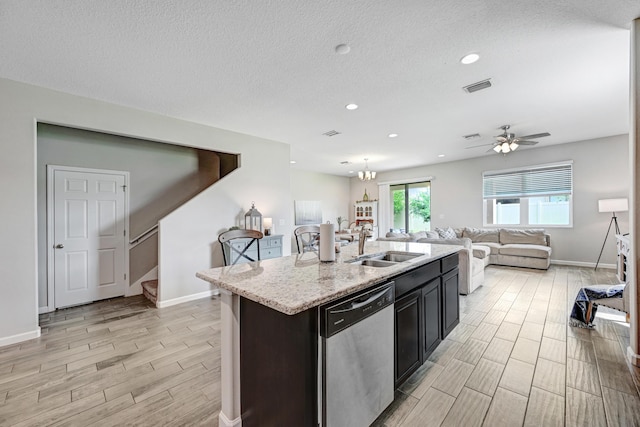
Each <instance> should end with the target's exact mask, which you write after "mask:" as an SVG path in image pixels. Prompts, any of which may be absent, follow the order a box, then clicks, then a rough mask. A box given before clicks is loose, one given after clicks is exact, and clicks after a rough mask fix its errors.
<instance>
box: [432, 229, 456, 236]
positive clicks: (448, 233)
mask: <svg viewBox="0 0 640 427" xmlns="http://www.w3.org/2000/svg"><path fill="white" fill-rule="evenodd" d="M436 231H437V232H438V234H439V235H440V238H441V239H455V238H456V237H457V236H456V232H455V231H453V228H451V227H447V228H437V227H436Z"/></svg>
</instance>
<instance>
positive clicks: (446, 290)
mask: <svg viewBox="0 0 640 427" xmlns="http://www.w3.org/2000/svg"><path fill="white" fill-rule="evenodd" d="M459 322H460V298H459V297H458V269H457V268H456V269H455V270H452V271H450V272H448V273H445V274H444V275H443V276H442V338H443V339H444V338H445V337H446V336H447V335H449V333H450V332H451V331H452V330H453V328H455V327H456V325H457V324H458V323H459Z"/></svg>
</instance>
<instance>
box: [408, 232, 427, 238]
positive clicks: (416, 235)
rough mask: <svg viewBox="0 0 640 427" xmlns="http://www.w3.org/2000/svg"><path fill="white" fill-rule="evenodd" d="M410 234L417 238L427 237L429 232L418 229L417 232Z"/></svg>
mask: <svg viewBox="0 0 640 427" xmlns="http://www.w3.org/2000/svg"><path fill="white" fill-rule="evenodd" d="M409 236H411V238H412V239H415V240H418V239H426V238H427V233H425V232H424V231H418V232H416V233H409Z"/></svg>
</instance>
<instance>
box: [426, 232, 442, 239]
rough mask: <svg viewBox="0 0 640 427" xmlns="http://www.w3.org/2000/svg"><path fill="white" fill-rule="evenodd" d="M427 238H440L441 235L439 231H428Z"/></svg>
mask: <svg viewBox="0 0 640 427" xmlns="http://www.w3.org/2000/svg"><path fill="white" fill-rule="evenodd" d="M425 233H426V234H427V239H439V238H440V235H439V234H438V232H437V231H426V232H425Z"/></svg>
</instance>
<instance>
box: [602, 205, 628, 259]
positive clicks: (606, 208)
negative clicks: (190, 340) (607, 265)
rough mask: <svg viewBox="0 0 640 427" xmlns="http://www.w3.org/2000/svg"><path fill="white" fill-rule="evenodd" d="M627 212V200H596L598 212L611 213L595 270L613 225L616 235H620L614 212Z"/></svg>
mask: <svg viewBox="0 0 640 427" xmlns="http://www.w3.org/2000/svg"><path fill="white" fill-rule="evenodd" d="M628 210H629V200H628V199H602V200H598V212H612V216H611V221H609V228H607V235H606V236H604V242H602V249H600V255H598V261H596V268H595V269H594V270H597V269H598V264H599V263H600V257H602V251H604V245H605V244H606V243H607V238H608V237H609V232H610V231H611V225H612V224H615V226H616V228H615V230H616V234H620V227H618V217H617V216H616V212H626V211H628Z"/></svg>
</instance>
